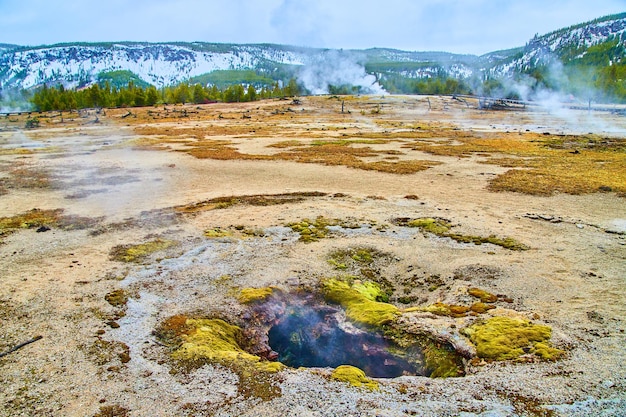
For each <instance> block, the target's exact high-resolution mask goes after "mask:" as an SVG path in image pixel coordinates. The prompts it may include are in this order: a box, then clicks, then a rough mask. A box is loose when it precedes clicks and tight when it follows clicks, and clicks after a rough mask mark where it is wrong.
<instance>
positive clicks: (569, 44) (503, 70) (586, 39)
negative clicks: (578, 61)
mask: <svg viewBox="0 0 626 417" xmlns="http://www.w3.org/2000/svg"><path fill="white" fill-rule="evenodd" d="M611 39H613V40H618V41H619V42H621V43H622V44H623V45H625V46H626V13H622V14H619V15H613V16H608V17H606V18H603V19H597V20H594V21H591V22H587V23H584V24H580V25H575V26H572V27H569V28H565V29H560V30H557V31H554V32H551V33H548V34H546V35H543V36H535V37H534V38H533V39H531V40H530V41H529V42H528V44H527V45H526V46H525V47H524V49H523V50H522V52H520V53H518V54H517V55H516V56H513V57H511V58H505V59H502V60H501V61H500V62H498V63H496V64H495V65H494V66H493V67H492V68H491V69H490V70H489V73H490V74H491V75H496V76H510V75H512V74H514V73H516V72H521V71H527V70H529V69H532V68H534V67H537V66H539V65H548V64H550V63H552V62H554V61H555V60H557V59H558V60H561V61H563V60H568V59H572V58H581V57H582V56H584V54H585V53H586V49H587V48H589V47H591V46H594V45H598V44H601V43H603V42H607V41H608V40H611ZM572 51H575V52H576V54H574V56H569V57H568V56H567V55H571V54H572Z"/></svg>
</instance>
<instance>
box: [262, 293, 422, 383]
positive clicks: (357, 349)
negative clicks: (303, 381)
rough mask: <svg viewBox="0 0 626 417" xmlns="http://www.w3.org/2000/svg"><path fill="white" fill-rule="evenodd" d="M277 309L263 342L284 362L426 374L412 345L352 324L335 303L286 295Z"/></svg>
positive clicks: (382, 374)
mask: <svg viewBox="0 0 626 417" xmlns="http://www.w3.org/2000/svg"><path fill="white" fill-rule="evenodd" d="M270 303H271V301H270ZM280 310H281V312H280V313H279V314H278V315H276V316H275V318H274V320H273V324H272V325H271V327H270V328H269V331H268V337H269V346H270V347H271V349H272V350H273V351H275V352H277V353H278V360H279V361H280V362H282V363H284V364H285V365H287V366H291V367H295V368H298V367H332V368H335V367H338V366H340V365H352V366H356V367H358V368H360V369H362V370H363V371H364V372H365V373H366V374H367V375H368V376H370V377H375V378H395V377H399V376H402V375H428V374H429V372H428V370H427V369H425V367H424V366H423V355H422V352H421V350H420V348H419V347H418V346H415V347H411V348H410V349H408V350H407V349H403V348H400V347H398V346H396V345H394V344H393V343H392V342H390V341H389V340H387V339H385V338H384V337H383V336H382V335H380V334H378V333H374V332H369V331H366V330H363V329H360V328H357V327H356V326H354V325H353V324H352V323H350V322H348V321H346V317H345V313H344V312H343V311H342V310H341V309H340V308H338V307H334V306H330V305H327V304H325V303H324V302H322V301H320V300H317V299H310V298H307V299H305V298H302V297H299V296H295V298H293V295H292V298H291V299H290V300H289V301H287V302H286V304H285V305H284V308H282V309H280Z"/></svg>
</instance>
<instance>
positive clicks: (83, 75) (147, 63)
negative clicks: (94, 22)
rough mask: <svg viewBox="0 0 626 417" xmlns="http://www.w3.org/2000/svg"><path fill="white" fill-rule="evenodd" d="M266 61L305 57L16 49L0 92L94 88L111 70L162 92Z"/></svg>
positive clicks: (250, 49)
mask: <svg viewBox="0 0 626 417" xmlns="http://www.w3.org/2000/svg"><path fill="white" fill-rule="evenodd" d="M266 61H271V62H276V63H279V64H289V65H302V64H303V63H304V62H306V56H305V55H304V54H302V53H298V52H294V51H289V50H285V49H281V48H279V47H268V46H254V45H233V46H231V47H229V48H228V50H226V51H210V50H209V51H205V50H202V49H201V48H196V47H194V45H193V44H188V45H183V44H131V43H117V44H110V45H59V46H51V47H41V48H36V49H18V50H16V51H13V52H9V53H7V54H5V55H3V56H2V57H0V65H1V67H2V70H0V86H3V87H20V88H30V87H34V86H37V85H41V84H45V83H57V82H59V83H63V84H65V85H66V86H67V87H76V86H78V85H84V84H89V83H91V82H93V81H94V80H95V79H96V77H97V75H98V74H99V73H101V72H108V71H116V70H128V71H131V72H133V73H134V74H136V75H137V76H139V78H141V79H143V80H145V81H147V82H148V83H150V84H153V85H156V86H163V85H171V84H175V83H178V82H180V81H183V80H185V79H188V78H190V77H193V76H196V75H200V74H205V73H208V72H212V71H215V70H228V69H255V68H257V67H258V66H259V65H260V64H262V63H263V62H266Z"/></svg>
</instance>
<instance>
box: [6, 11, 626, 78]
mask: <svg viewBox="0 0 626 417" xmlns="http://www.w3.org/2000/svg"><path fill="white" fill-rule="evenodd" d="M609 39H618V41H619V42H622V43H624V45H626V13H624V14H620V15H614V16H607V17H605V18H602V19H596V20H595V21H591V22H588V23H584V24H580V25H576V26H572V27H570V28H565V29H561V30H557V31H555V32H552V33H549V34H547V35H543V36H536V37H534V38H533V39H532V40H530V41H529V42H528V43H527V45H526V46H525V47H523V48H516V49H509V50H504V51H496V52H492V53H489V54H485V55H483V56H481V57H477V56H474V55H459V54H451V53H447V52H410V51H400V50H394V49H383V48H374V49H367V50H359V51H355V50H329V49H315V48H300V47H293V46H285V45H271V44H256V45H238V44H214V43H203V42H194V43H159V44H154V43H131V42H120V43H103V44H84V43H76V44H60V45H52V46H39V47H17V46H15V45H4V44H0V90H2V89H6V90H9V89H29V88H33V87H37V86H40V85H43V84H47V85H52V86H55V85H58V84H63V85H64V86H65V87H70V88H73V87H82V86H86V85H89V84H92V83H94V82H96V81H97V80H98V75H99V74H101V73H103V72H110V71H118V70H126V71H130V72H132V73H133V74H135V75H136V76H137V77H139V78H140V79H142V80H144V81H146V82H148V83H150V84H153V85H155V86H158V87H161V86H167V85H172V84H176V83H179V82H181V81H185V80H188V79H190V78H191V77H195V76H199V75H202V74H207V73H211V72H213V71H215V70H254V71H257V72H260V73H263V74H264V75H267V76H268V77H269V78H273V79H277V78H276V77H275V76H276V75H277V74H282V78H283V79H284V74H285V69H287V71H291V73H290V74H293V75H294V76H297V77H298V78H299V79H300V78H301V81H303V82H304V83H305V84H307V82H308V84H309V86H310V87H311V88H310V91H317V87H316V86H318V84H319V85H323V86H326V85H327V84H328V82H330V83H333V84H335V83H336V84H341V83H348V84H349V83H352V84H354V85H364V86H367V85H368V84H370V85H371V84H372V81H371V80H370V77H373V78H374V83H376V80H384V79H386V78H389V77H391V78H393V77H405V78H428V77H434V76H447V77H454V78H457V79H467V78H469V77H476V76H478V77H481V78H482V77H484V76H485V75H489V76H496V77H509V76H512V75H513V74H515V73H516V72H520V71H528V70H529V69H531V68H532V67H533V66H537V65H543V64H545V63H547V62H550V60H553V59H563V56H564V53H565V52H564V51H566V52H567V53H569V54H571V51H572V50H574V51H575V52H576V54H578V55H584V54H585V48H588V47H590V46H592V45H597V44H599V43H602V42H606V41H607V40H609ZM355 77H356V78H355ZM374 90H376V89H374Z"/></svg>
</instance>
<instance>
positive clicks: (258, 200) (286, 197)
mask: <svg viewBox="0 0 626 417" xmlns="http://www.w3.org/2000/svg"><path fill="white" fill-rule="evenodd" d="M325 195H327V194H326V193H323V192H319V191H303V192H294V193H282V194H255V195H244V196H230V197H217V198H212V199H209V200H205V201H200V202H198V203H192V204H186V205H183V206H177V207H175V208H174V210H176V211H177V212H178V213H196V212H201V211H208V210H216V209H223V208H228V207H231V206H235V205H250V206H273V205H279V204H290V203H299V202H301V201H304V200H306V199H307V198H313V197H323V196H325Z"/></svg>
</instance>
